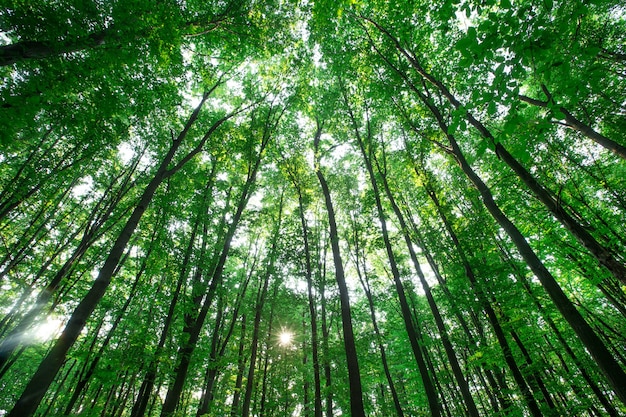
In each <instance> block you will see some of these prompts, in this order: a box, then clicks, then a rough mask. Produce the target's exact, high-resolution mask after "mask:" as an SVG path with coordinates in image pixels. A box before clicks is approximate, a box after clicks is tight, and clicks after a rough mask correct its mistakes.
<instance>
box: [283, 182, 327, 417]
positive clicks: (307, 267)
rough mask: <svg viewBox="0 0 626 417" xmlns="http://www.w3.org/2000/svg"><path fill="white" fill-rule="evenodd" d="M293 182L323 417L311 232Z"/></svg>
mask: <svg viewBox="0 0 626 417" xmlns="http://www.w3.org/2000/svg"><path fill="white" fill-rule="evenodd" d="M290 177H291V181H292V183H293V185H294V187H295V188H296V192H297V194H298V213H299V215H300V226H301V228H302V239H303V242H304V262H305V264H304V269H305V270H304V275H305V278H306V283H307V296H308V301H309V303H308V307H309V317H310V321H311V354H312V359H313V385H314V398H313V402H314V407H313V416H314V417H322V384H321V376H320V359H319V351H318V339H317V333H318V330H317V313H316V311H315V299H314V297H313V279H312V275H313V268H312V264H311V252H310V251H311V248H310V247H309V231H308V226H307V221H306V217H305V209H304V200H303V198H302V188H301V187H300V184H299V182H298V179H297V177H296V175H295V174H294V173H291V172H290Z"/></svg>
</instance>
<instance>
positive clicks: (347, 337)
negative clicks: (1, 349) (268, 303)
mask: <svg viewBox="0 0 626 417" xmlns="http://www.w3.org/2000/svg"><path fill="white" fill-rule="evenodd" d="M321 135H322V126H321V125H320V124H319V123H318V126H317V132H316V133H315V138H314V140H313V144H314V149H315V154H316V155H318V148H319V140H320V136H321ZM320 168H321V167H320V162H319V156H318V157H317V159H316V161H315V173H316V175H317V179H318V180H319V183H320V186H321V188H322V194H323V195H324V202H325V204H326V211H327V212H328V223H329V228H330V245H331V248H332V251H333V260H334V265H335V279H336V281H337V287H338V288H339V300H340V303H341V322H342V327H343V342H344V347H345V351H346V362H347V366H348V381H349V384H350V412H351V416H352V417H365V409H364V408H363V388H362V386H361V374H360V371H359V362H358V357H357V352H356V345H355V342H354V331H353V329H352V315H351V312H350V296H349V294H348V286H347V285H346V278H345V275H344V271H343V261H342V260H341V252H340V250H339V234H338V232H337V223H336V220H335V211H334V208H333V203H332V200H331V197H330V190H329V188H328V184H327V183H326V179H325V178H324V174H323V173H322V171H321V169H320ZM9 417H12V416H9Z"/></svg>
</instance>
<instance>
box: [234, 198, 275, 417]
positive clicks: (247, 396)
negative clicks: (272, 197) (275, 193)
mask: <svg viewBox="0 0 626 417" xmlns="http://www.w3.org/2000/svg"><path fill="white" fill-rule="evenodd" d="M282 216H283V193H281V195H280V203H279V205H278V218H277V220H276V230H275V231H274V235H273V238H272V246H271V248H270V252H269V254H268V257H269V260H268V263H267V267H266V269H265V277H264V279H263V284H262V285H263V286H262V288H261V291H260V293H259V296H258V297H257V303H256V310H255V315H254V328H253V330H252V341H251V342H250V367H249V368H248V378H247V380H246V389H245V392H244V398H243V404H242V406H241V407H242V408H241V416H242V417H248V416H249V415H250V402H251V400H252V391H253V384H254V371H255V369H256V357H257V352H258V347H259V331H260V326H261V314H262V313H263V306H264V305H265V299H266V297H267V288H268V286H269V281H270V277H271V276H272V274H273V273H274V263H275V261H276V257H277V256H278V255H277V253H276V248H277V244H278V238H279V236H280V228H281V225H282Z"/></svg>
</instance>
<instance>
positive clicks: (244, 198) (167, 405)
mask: <svg viewBox="0 0 626 417" xmlns="http://www.w3.org/2000/svg"><path fill="white" fill-rule="evenodd" d="M231 114H233V115H234V113H231ZM281 115H282V113H279V114H278V115H277V117H275V118H274V119H272V117H274V116H275V109H271V110H270V111H268V115H267V121H266V124H265V126H264V131H263V138H262V140H261V144H260V149H259V153H258V155H256V157H254V160H252V161H249V165H248V173H247V178H246V182H245V183H244V185H243V189H242V191H241V195H240V196H239V201H238V203H237V208H236V211H235V214H234V215H233V217H232V220H231V223H230V225H229V226H228V230H227V231H226V235H225V236H224V241H223V246H222V249H221V253H220V255H219V258H218V259H217V262H216V263H215V267H214V268H213V271H212V274H211V279H210V281H209V285H208V288H207V290H206V292H205V295H204V300H203V301H202V308H201V309H200V311H199V313H198V316H197V317H196V318H195V321H194V323H193V326H190V327H189V329H188V330H189V331H188V334H189V339H188V340H187V342H186V343H185V345H184V346H181V347H180V349H179V352H178V365H177V367H176V371H175V377H174V382H173V384H172V386H171V387H170V388H169V389H168V392H167V394H166V397H165V401H164V403H163V408H162V409H161V417H169V416H171V415H172V414H173V413H174V412H175V411H176V407H177V406H178V402H179V401H180V395H181V393H182V390H183V387H184V383H185V379H186V378H187V372H188V370H189V365H190V364H191V357H192V355H193V352H194V350H195V348H196V344H197V342H198V339H199V337H200V332H201V330H202V327H203V325H204V320H205V319H206V316H207V314H208V312H209V308H210V307H211V304H212V302H213V299H214V296H215V292H216V290H217V288H218V287H219V286H220V285H221V283H222V278H223V277H222V274H223V272H224V266H225V265H226V259H227V258H228V254H229V249H230V245H231V242H232V240H233V237H234V236H235V232H236V231H237V227H238V226H239V222H240V220H241V216H242V214H243V212H244V210H245V208H246V206H247V204H248V200H249V199H250V195H251V194H252V191H253V187H254V184H255V182H256V176H257V173H258V171H259V168H260V166H261V159H262V157H263V155H264V153H265V149H266V147H267V145H268V144H269V141H270V139H271V134H272V133H273V129H275V128H276V125H277V124H278V121H279V120H280V116H281ZM179 165H180V163H179Z"/></svg>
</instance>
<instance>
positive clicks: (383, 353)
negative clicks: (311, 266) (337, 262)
mask: <svg viewBox="0 0 626 417" xmlns="http://www.w3.org/2000/svg"><path fill="white" fill-rule="evenodd" d="M353 228H354V256H355V260H354V263H355V266H356V272H357V275H358V277H359V281H360V282H361V286H362V287H363V292H364V293H365V297H366V298H367V304H368V307H369V311H370V320H371V321H372V326H373V328H374V333H375V334H376V342H377V344H378V351H379V352H380V359H381V362H382V364H383V371H384V372H385V378H386V379H387V384H388V386H389V391H390V392H391V398H392V400H393V406H394V410H395V412H396V415H398V417H404V411H403V410H402V405H401V404H400V398H399V397H398V391H397V390H396V385H395V384H394V382H393V378H392V376H391V371H390V370H389V363H388V362H387V350H386V349H385V345H384V343H383V335H382V334H381V332H380V329H379V327H378V320H377V319H376V310H375V308H374V298H373V297H372V291H371V288H370V284H369V278H368V274H367V269H366V266H365V260H364V259H363V257H361V256H360V252H361V248H360V246H359V239H360V237H359V235H358V230H357V228H358V226H357V225H356V224H354V225H353ZM381 395H383V397H384V390H383V387H382V384H381Z"/></svg>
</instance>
